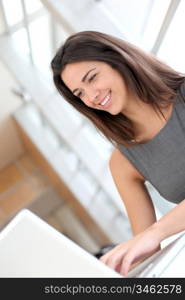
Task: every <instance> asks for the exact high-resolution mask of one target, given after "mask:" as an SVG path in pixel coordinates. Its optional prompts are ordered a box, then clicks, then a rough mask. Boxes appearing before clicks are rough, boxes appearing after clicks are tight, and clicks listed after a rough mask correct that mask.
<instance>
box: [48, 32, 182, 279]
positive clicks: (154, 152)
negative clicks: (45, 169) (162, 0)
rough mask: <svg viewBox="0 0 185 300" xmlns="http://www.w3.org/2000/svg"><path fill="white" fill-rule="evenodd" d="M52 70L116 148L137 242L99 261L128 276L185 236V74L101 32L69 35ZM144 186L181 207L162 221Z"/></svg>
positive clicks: (117, 176) (114, 159) (115, 164)
mask: <svg viewBox="0 0 185 300" xmlns="http://www.w3.org/2000/svg"><path fill="white" fill-rule="evenodd" d="M51 67H52V70H53V80H54V83H55V85H56V88H57V89H58V91H59V93H60V94H61V95H62V96H63V98H64V99H66V100H67V101H68V102H69V103H70V104H71V105H72V106H73V107H74V108H76V109H77V110H78V111H79V112H81V113H82V114H83V115H85V116H86V117H87V118H89V119H90V120H91V121H92V122H93V124H94V125H95V127H96V128H98V130H100V131H101V132H102V133H103V134H104V135H105V137H106V138H107V139H108V140H109V141H110V142H111V143H112V144H113V145H114V146H115V149H114V151H113V153H112V155H111V158H110V162H109V166H110V170H111V174H112V177H113V180H114V182H115V184H116V187H117V189H118V192H119V194H120V196H121V198H122V199H123V201H124V204H125V207H126V210H127V213H128V217H129V220H130V224H131V227H132V231H133V234H134V237H133V238H132V239H131V240H129V241H127V242H124V243H121V244H119V245H117V246H116V247H114V248H113V249H111V250H110V251H108V252H107V253H106V254H105V255H103V256H102V257H101V260H102V262H104V263H106V264H107V265H108V266H109V267H111V268H113V269H115V270H116V271H118V272H120V273H121V274H124V275H126V274H127V273H128V271H129V269H130V267H131V265H132V264H135V263H138V262H140V261H142V260H143V259H145V258H146V257H148V256H149V255H151V254H153V253H154V252H156V251H157V250H159V249H160V243H161V241H163V240H164V239H165V238H167V237H169V236H171V235H173V234H176V233H178V232H180V231H183V230H185V221H184V220H185V200H184V199H185V188H184V182H185V172H184V170H185V155H184V149H185V138H184V137H185V75H184V74H180V73H178V72H176V71H175V70H173V69H171V68H170V67H169V66H167V65H166V64H165V63H163V62H161V61H159V60H158V59H157V58H156V57H155V56H153V55H151V54H149V53H145V52H143V51H142V50H140V49H138V48H137V47H135V46H134V45H131V44H130V43H128V42H126V41H123V40H120V39H118V38H116V37H113V36H110V35H107V34H104V33H100V32H95V31H84V32H79V33H76V34H74V35H72V36H70V37H69V38H68V39H67V40H66V42H65V44H64V45H63V46H62V47H61V48H60V49H59V50H58V52H57V53H56V55H55V57H54V58H53V60H52V63H51ZM161 116H162V118H161ZM177 158H178V160H177ZM145 181H149V182H151V183H152V184H153V186H154V187H155V188H156V189H157V190H158V192H159V193H160V194H161V195H162V196H163V197H165V198H166V199H167V200H169V201H171V202H174V203H177V204H178V205H177V206H176V207H175V208H173V209H172V210H171V211H170V212H168V213H167V214H166V215H165V216H163V217H162V218H161V219H160V220H159V221H157V220H156V215H155V210H154V206H153V202H152V199H151V198H150V195H149V193H148V191H147V188H146V186H145Z"/></svg>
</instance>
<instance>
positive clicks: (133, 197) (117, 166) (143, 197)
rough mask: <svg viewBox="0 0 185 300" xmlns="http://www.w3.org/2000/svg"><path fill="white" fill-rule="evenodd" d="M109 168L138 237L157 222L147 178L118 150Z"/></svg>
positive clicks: (112, 157) (115, 151) (112, 156)
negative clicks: (146, 183) (146, 184)
mask: <svg viewBox="0 0 185 300" xmlns="http://www.w3.org/2000/svg"><path fill="white" fill-rule="evenodd" d="M109 168H110V171H111V174H112V178H113V180H114V183H115V185H116V187H117V190H118V192H119V194H120V196H121V198H122V200H123V202H124V205H125V208H126V211H127V214H128V218H129V221H130V225H131V228H132V232H133V235H136V234H138V233H140V232H142V231H143V230H145V229H146V228H148V227H149V226H150V225H152V224H153V223H155V221H156V215H155V210H154V206H153V202H152V199H151V197H150V195H149V193H148V190H147V188H146V186H145V184H144V182H145V178H144V177H143V176H142V175H141V174H140V173H139V171H138V170H137V169H135V168H134V166H133V165H132V164H131V163H130V162H129V160H128V159H127V158H126V157H125V156H123V154H121V152H120V151H119V150H117V149H115V150H114V151H113V153H112V155H111V158H110V161H109Z"/></svg>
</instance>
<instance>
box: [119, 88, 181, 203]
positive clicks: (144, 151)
mask: <svg viewBox="0 0 185 300" xmlns="http://www.w3.org/2000/svg"><path fill="white" fill-rule="evenodd" d="M180 93H181V95H183V96H181V95H178V96H177V97H175V99H174V100H175V101H174V105H173V110H172V113H171V116H170V119H169V120H168V121H167V123H166V124H165V126H164V127H163V128H162V129H161V130H160V131H159V132H158V133H157V134H156V135H155V136H154V137H153V138H152V139H151V140H149V141H147V142H144V143H141V144H138V145H134V146H132V147H125V146H123V145H118V146H117V147H118V149H119V150H120V151H121V152H122V153H123V154H124V155H125V156H126V157H127V158H128V159H129V161H130V162H131V163H132V164H133V165H134V167H135V168H136V169H138V170H139V172H140V173H141V174H142V175H143V176H144V177H145V180H146V181H149V182H150V183H151V184H152V185H153V186H154V187H155V188H156V190H157V191H158V192H159V194H160V195H161V196H162V197H163V198H165V199H166V200H168V201H170V202H173V203H179V202H180V201H182V200H184V199H185V100H184V99H185V84H183V85H181V87H180Z"/></svg>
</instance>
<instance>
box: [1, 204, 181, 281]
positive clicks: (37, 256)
mask: <svg viewBox="0 0 185 300" xmlns="http://www.w3.org/2000/svg"><path fill="white" fill-rule="evenodd" d="M184 261H185V234H181V235H180V236H179V237H178V238H177V239H176V240H174V241H173V242H171V243H170V244H169V245H168V246H166V247H164V248H163V249H162V250H161V251H159V252H158V253H156V254H154V255H153V256H151V257H150V258H148V259H147V260H145V261H144V262H143V263H141V264H140V265H138V266H137V267H136V268H134V269H133V270H132V271H130V272H129V274H128V276H127V277H133V278H134V277H142V278H145V277H158V278H159V277H185V268H184ZM2 277H43V278H44V277H50V278H53V277H60V278H61V277H63V278H65V277H66V278H69V277H74V278H78V277H81V278H82V277H84V278H88V277H89V278H90V277H97V278H98V277H99V278H100V277H102V278H106V277H112V278H113V277H115V278H121V277H122V278H123V276H121V275H120V274H119V273H117V272H115V271H113V270H112V269H110V268H109V267H107V266H106V265H105V264H103V263H102V262H100V261H99V260H98V259H97V258H95V257H94V256H93V255H91V254H89V253H88V252H87V251H86V250H84V249H82V248H81V247H80V246H78V245H77V244H76V243H74V242H73V241H71V240H70V239H68V238H67V237H66V236H64V235H63V234H62V233H60V232H58V231H57V230H55V229H54V228H53V227H52V226H50V225H48V224H47V223H46V222H45V221H43V220H42V219H40V218H39V217H38V216H36V215H35V214H33V213H32V212H31V211H29V210H27V209H23V210H21V211H20V212H19V213H18V214H17V215H16V216H15V217H14V218H13V219H12V220H11V222H10V223H9V224H8V225H7V226H6V227H5V228H4V229H3V230H2V231H1V232H0V278H2Z"/></svg>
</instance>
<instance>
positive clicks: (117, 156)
mask: <svg viewBox="0 0 185 300" xmlns="http://www.w3.org/2000/svg"><path fill="white" fill-rule="evenodd" d="M109 166H110V169H111V170H113V169H114V168H116V169H117V170H118V169H120V170H121V172H122V174H123V175H124V176H126V177H129V178H130V179H133V180H135V179H138V180H141V181H143V182H144V181H145V178H144V177H143V175H142V174H141V173H140V172H139V170H138V169H136V168H135V167H134V165H133V164H132V163H131V162H130V160H129V159H128V158H127V157H126V156H125V155H124V154H123V153H122V152H121V151H120V150H119V149H118V148H115V149H114V150H113V151H112V154H111V156H110V160H109Z"/></svg>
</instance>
